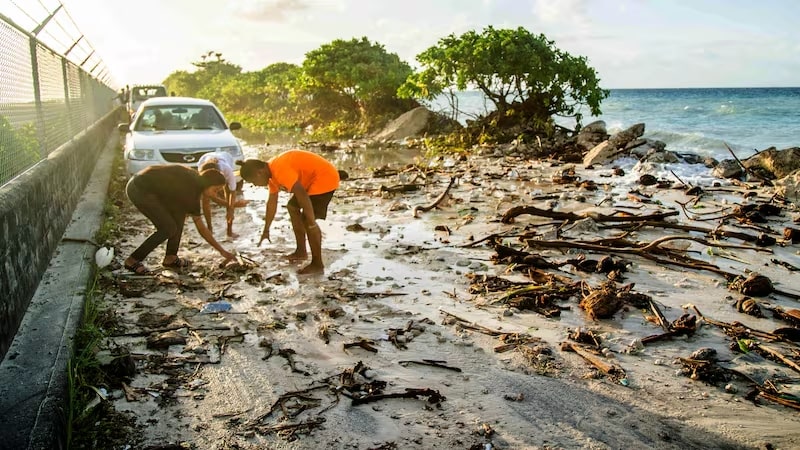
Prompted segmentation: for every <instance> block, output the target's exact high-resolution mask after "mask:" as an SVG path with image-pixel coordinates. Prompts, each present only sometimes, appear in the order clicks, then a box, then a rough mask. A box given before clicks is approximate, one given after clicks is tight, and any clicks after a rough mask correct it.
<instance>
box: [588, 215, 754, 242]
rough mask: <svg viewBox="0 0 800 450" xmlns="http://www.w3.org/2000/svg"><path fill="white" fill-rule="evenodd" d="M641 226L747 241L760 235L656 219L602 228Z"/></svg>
mask: <svg viewBox="0 0 800 450" xmlns="http://www.w3.org/2000/svg"><path fill="white" fill-rule="evenodd" d="M641 227H654V228H667V229H672V230H681V231H696V232H700V233H705V234H706V235H708V236H710V237H717V236H722V237H731V238H735V239H741V240H743V241H745V242H755V241H757V240H758V236H755V235H752V234H747V233H741V232H738V231H729V230H722V229H719V228H705V227H698V226H695V225H681V224H678V223H672V222H664V221H654V220H646V221H642V222H634V223H625V224H616V225H606V226H602V227H600V228H601V229H604V228H616V229H621V230H630V229H639V228H641Z"/></svg>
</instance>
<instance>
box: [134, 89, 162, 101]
mask: <svg viewBox="0 0 800 450" xmlns="http://www.w3.org/2000/svg"><path fill="white" fill-rule="evenodd" d="M166 96H167V90H166V89H165V88H164V86H139V87H134V88H133V89H131V97H132V98H133V100H134V101H141V100H147V99H148V98H153V97H166Z"/></svg>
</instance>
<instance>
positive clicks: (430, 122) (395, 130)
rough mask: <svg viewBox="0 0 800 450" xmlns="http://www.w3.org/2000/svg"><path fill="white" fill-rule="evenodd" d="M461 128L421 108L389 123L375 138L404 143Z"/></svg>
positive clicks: (381, 140) (454, 122) (456, 123)
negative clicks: (429, 134) (418, 137)
mask: <svg viewBox="0 0 800 450" xmlns="http://www.w3.org/2000/svg"><path fill="white" fill-rule="evenodd" d="M459 127H461V125H460V124H459V123H458V122H456V121H454V120H450V119H448V118H446V117H444V116H442V115H440V114H435V113H433V112H432V111H431V110H429V109H428V108H426V107H424V106H419V107H417V108H414V109H412V110H411V111H407V112H405V113H403V114H402V115H401V116H400V117H398V118H396V119H394V120H393V121H391V122H389V124H388V125H386V127H384V129H383V130H381V131H380V132H378V133H377V134H376V135H375V136H374V139H375V140H376V141H380V142H386V141H402V140H404V139H406V138H411V137H414V136H420V135H422V134H424V133H426V132H430V131H434V132H438V131H445V130H453V129H455V128H459Z"/></svg>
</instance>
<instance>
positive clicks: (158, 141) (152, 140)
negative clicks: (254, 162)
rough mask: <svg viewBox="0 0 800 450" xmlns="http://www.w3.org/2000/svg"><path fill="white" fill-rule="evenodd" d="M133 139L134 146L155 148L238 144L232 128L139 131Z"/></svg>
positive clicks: (176, 148)
mask: <svg viewBox="0 0 800 450" xmlns="http://www.w3.org/2000/svg"><path fill="white" fill-rule="evenodd" d="M131 139H132V141H133V146H134V148H147V149H154V150H164V149H175V150H179V149H187V150H190V149H197V148H218V147H228V146H232V145H237V144H238V141H237V140H236V137H234V136H233V134H231V132H230V130H216V131H209V130H203V131H197V130H194V131H191V130H190V131H152V132H150V131H145V132H141V131H137V132H135V133H133V135H132V137H131Z"/></svg>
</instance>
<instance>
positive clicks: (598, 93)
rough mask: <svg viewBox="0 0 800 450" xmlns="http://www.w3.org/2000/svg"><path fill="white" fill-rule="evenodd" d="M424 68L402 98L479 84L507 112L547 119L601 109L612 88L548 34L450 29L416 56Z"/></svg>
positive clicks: (429, 95)
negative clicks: (605, 86) (458, 33)
mask: <svg viewBox="0 0 800 450" xmlns="http://www.w3.org/2000/svg"><path fill="white" fill-rule="evenodd" d="M417 61H418V62H419V63H420V64H421V66H422V67H423V70H421V71H420V72H417V73H415V74H413V75H411V76H410V77H409V78H408V80H407V81H406V82H405V83H404V84H403V86H401V88H400V89H399V91H398V93H399V95H400V96H401V97H416V98H423V99H432V98H434V97H436V96H437V95H439V94H441V93H442V92H445V91H446V90H448V89H452V88H455V89H457V90H466V89H479V90H480V91H482V92H483V94H484V95H485V96H486V98H488V99H489V100H490V101H491V102H492V103H494V106H495V107H496V109H497V115H498V116H500V117H501V118H502V117H509V116H515V121H516V122H519V121H521V120H532V121H533V122H535V123H537V124H540V125H541V124H546V123H548V122H549V121H550V119H551V117H552V116H553V115H557V116H562V117H574V118H575V119H576V120H577V121H578V123H580V119H581V114H580V111H581V108H582V107H588V108H589V111H590V112H591V114H592V115H599V114H600V103H601V102H602V100H603V99H605V98H606V97H607V96H608V91H606V90H603V89H601V88H600V87H599V83H600V80H599V78H598V77H597V73H596V72H595V70H594V69H593V68H591V67H589V65H588V64H587V60H586V58H585V57H575V56H572V55H570V54H569V53H567V52H565V51H562V50H559V49H558V48H556V47H555V46H554V42H553V41H550V40H548V39H547V38H546V37H545V36H544V35H543V34H539V35H534V34H531V33H530V32H529V31H527V30H526V29H524V28H522V27H520V28H517V29H495V28H493V27H491V26H489V27H487V28H485V29H484V30H483V32H482V33H477V32H475V31H469V32H466V33H464V34H462V35H461V36H456V35H454V34H451V35H449V36H447V37H445V38H442V39H440V40H439V43H438V45H436V46H433V47H430V48H429V49H427V50H425V51H424V52H422V53H420V54H419V55H417Z"/></svg>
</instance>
